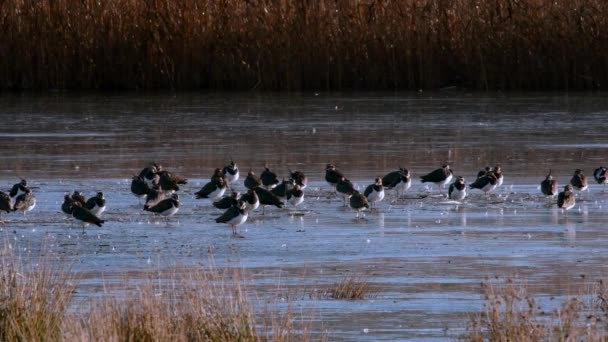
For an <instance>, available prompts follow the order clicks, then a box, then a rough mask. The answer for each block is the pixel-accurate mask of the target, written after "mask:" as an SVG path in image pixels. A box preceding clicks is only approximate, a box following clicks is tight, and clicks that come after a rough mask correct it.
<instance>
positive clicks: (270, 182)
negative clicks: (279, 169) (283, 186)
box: [260, 166, 279, 190]
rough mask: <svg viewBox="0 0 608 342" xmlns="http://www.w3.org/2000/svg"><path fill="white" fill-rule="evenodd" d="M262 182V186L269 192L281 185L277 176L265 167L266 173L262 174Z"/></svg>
mask: <svg viewBox="0 0 608 342" xmlns="http://www.w3.org/2000/svg"><path fill="white" fill-rule="evenodd" d="M260 180H261V181H262V185H263V186H264V187H265V188H266V189H268V190H270V189H272V188H274V187H275V186H277V184H279V179H278V178H277V174H276V173H274V172H273V171H271V170H270V169H269V168H268V167H267V166H264V171H262V173H260Z"/></svg>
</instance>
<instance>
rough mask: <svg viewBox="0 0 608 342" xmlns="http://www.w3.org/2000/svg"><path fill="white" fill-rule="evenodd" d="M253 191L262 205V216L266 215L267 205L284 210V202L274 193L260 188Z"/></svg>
mask: <svg viewBox="0 0 608 342" xmlns="http://www.w3.org/2000/svg"><path fill="white" fill-rule="evenodd" d="M253 190H254V191H255V193H256V194H257V195H258V198H259V200H260V204H261V205H262V215H264V212H265V208H266V206H267V205H274V206H276V207H277V208H283V206H284V205H285V203H283V201H281V199H279V198H278V197H277V196H275V195H274V194H273V193H272V192H270V191H268V190H266V189H264V188H262V187H260V186H258V187H256V188H253Z"/></svg>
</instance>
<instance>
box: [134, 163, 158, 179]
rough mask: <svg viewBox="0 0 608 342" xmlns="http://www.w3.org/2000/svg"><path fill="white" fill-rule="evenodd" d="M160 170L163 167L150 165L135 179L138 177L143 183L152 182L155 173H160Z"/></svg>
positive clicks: (154, 164)
mask: <svg viewBox="0 0 608 342" xmlns="http://www.w3.org/2000/svg"><path fill="white" fill-rule="evenodd" d="M162 169H163V167H162V166H161V165H159V164H156V163H152V164H150V165H148V166H146V167H144V168H143V169H142V170H141V172H140V173H139V175H138V176H137V177H139V178H140V179H141V180H143V181H144V182H145V181H148V182H152V180H154V177H155V176H156V173H158V172H160V171H162Z"/></svg>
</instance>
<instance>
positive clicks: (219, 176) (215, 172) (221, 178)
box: [211, 169, 228, 183]
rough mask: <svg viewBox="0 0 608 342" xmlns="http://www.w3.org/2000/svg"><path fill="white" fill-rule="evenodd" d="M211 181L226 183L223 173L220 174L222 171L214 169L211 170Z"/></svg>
mask: <svg viewBox="0 0 608 342" xmlns="http://www.w3.org/2000/svg"><path fill="white" fill-rule="evenodd" d="M211 181H212V182H217V183H220V182H228V181H227V179H226V176H225V175H224V173H223V172H222V169H215V170H213V174H212V175H211Z"/></svg>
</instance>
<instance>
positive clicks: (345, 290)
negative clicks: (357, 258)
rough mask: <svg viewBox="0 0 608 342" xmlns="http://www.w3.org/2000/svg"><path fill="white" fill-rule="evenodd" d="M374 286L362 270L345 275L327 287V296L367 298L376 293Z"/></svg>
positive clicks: (335, 297)
mask: <svg viewBox="0 0 608 342" xmlns="http://www.w3.org/2000/svg"><path fill="white" fill-rule="evenodd" d="M374 291H375V289H374V286H373V284H372V283H371V282H370V281H369V276H367V275H366V274H365V273H363V272H362V271H355V272H354V273H352V274H350V275H347V276H344V278H342V279H341V280H340V281H339V282H338V283H337V284H334V285H332V286H330V287H329V288H327V290H326V291H325V293H324V296H325V297H329V298H334V299H365V298H367V297H369V296H372V295H373V294H374Z"/></svg>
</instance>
